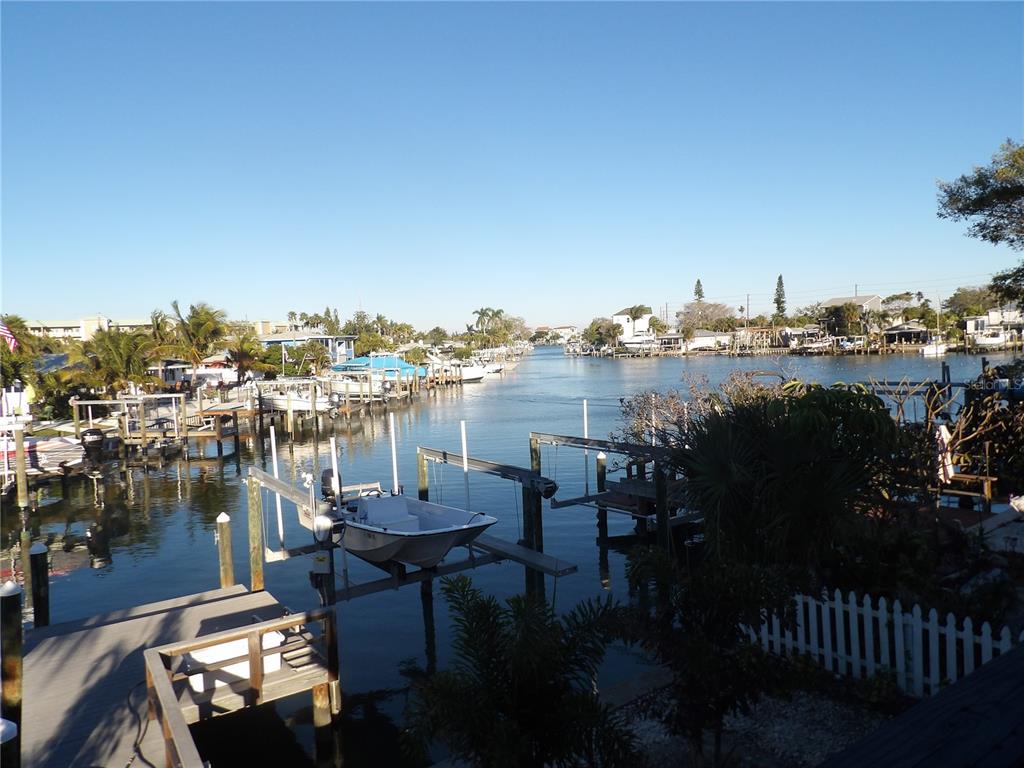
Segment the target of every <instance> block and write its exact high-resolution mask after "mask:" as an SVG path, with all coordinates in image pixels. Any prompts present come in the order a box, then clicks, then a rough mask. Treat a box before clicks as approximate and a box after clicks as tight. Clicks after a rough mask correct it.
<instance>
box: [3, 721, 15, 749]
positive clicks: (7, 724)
mask: <svg viewBox="0 0 1024 768" xmlns="http://www.w3.org/2000/svg"><path fill="white" fill-rule="evenodd" d="M17 735H18V726H17V725H16V724H14V723H12V722H11V721H10V720H3V719H0V744H3V743H5V742H8V741H10V740H11V739H13V738H14V737H15V736H17Z"/></svg>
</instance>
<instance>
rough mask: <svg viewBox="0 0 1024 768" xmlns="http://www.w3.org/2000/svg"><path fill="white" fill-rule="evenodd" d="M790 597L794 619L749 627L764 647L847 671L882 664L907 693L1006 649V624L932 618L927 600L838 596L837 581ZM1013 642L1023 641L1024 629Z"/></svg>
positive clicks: (947, 679) (921, 691)
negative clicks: (831, 588)
mask: <svg viewBox="0 0 1024 768" xmlns="http://www.w3.org/2000/svg"><path fill="white" fill-rule="evenodd" d="M795 601H796V621H795V626H794V627H783V626H782V623H781V622H780V621H779V618H778V617H777V616H772V617H771V618H770V619H769V621H767V622H766V623H765V624H763V625H762V626H761V630H760V632H754V631H751V635H752V638H753V639H754V640H755V641H757V640H759V641H760V644H761V646H762V647H763V648H764V649H765V650H766V651H770V652H772V653H776V654H779V655H784V656H792V655H793V654H794V653H796V654H805V655H808V656H810V657H811V658H813V659H814V660H815V661H817V662H818V663H820V664H821V665H822V666H823V667H825V669H827V670H829V671H831V672H833V673H835V674H839V675H844V676H850V677H855V678H860V677H871V676H873V675H874V674H875V673H876V672H878V671H879V670H880V669H888V670H891V671H892V672H894V673H895V675H896V683H897V684H898V685H899V687H900V688H901V689H902V690H903V691H905V692H906V693H908V694H910V695H912V696H918V697H920V696H924V695H925V694H928V695H929V696H931V695H934V694H935V693H937V692H938V691H939V689H940V688H941V687H942V686H944V685H948V684H949V683H954V682H956V681H957V680H959V679H960V678H962V677H964V676H965V675H969V674H970V673H971V672H973V671H974V670H975V668H976V667H978V666H980V665H982V664H985V663H987V662H989V661H991V660H992V658H993V657H994V656H997V655H1000V654H1003V653H1006V652H1007V651H1009V650H1010V648H1011V647H1012V646H1013V642H1014V641H1013V638H1012V637H1011V635H1010V629H1009V627H1003V629H1002V631H1001V632H1000V633H999V635H998V637H995V636H993V634H992V627H991V626H989V623H988V622H987V621H986V622H985V623H984V624H982V625H981V629H980V632H979V633H978V634H975V630H974V624H973V623H972V621H971V620H970V619H969V618H966V619H964V620H963V623H962V624H961V626H960V627H957V620H956V617H955V616H953V614H952V613H950V614H947V615H946V619H945V621H940V620H939V614H938V612H937V611H936V610H935V609H934V608H933V609H932V610H930V611H929V612H928V617H927V618H925V617H924V616H923V615H922V612H921V608H920V606H917V605H915V606H914V607H913V608H912V609H911V610H910V611H909V612H905V611H904V610H903V606H902V605H900V601H899V600H896V601H895V602H893V604H892V606H890V605H889V604H888V602H887V601H886V599H885V598H884V597H882V598H879V599H878V603H877V607H873V606H872V602H873V600H872V598H871V596H870V595H864V597H863V599H862V600H860V601H859V602H858V600H857V596H856V595H855V594H854V593H853V592H850V593H849V595H848V596H847V597H846V598H843V595H842V593H841V592H840V591H839V590H838V589H837V590H836V591H835V595H834V596H833V598H832V599H829V597H828V595H827V594H826V595H823V596H822V599H820V600H815V599H814V598H812V597H808V596H806V595H797V596H796V598H795ZM1017 642H1024V632H1021V634H1020V636H1019V637H1018V638H1017Z"/></svg>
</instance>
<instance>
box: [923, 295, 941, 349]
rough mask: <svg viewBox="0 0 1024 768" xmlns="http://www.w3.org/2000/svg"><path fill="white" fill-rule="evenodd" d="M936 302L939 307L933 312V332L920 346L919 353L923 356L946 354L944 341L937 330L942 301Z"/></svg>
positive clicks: (939, 322) (939, 325)
mask: <svg viewBox="0 0 1024 768" xmlns="http://www.w3.org/2000/svg"><path fill="white" fill-rule="evenodd" d="M938 304H939V307H940V309H939V310H938V311H937V312H936V314H935V333H933V334H932V335H931V336H930V337H929V338H928V343H927V344H925V345H924V346H923V347H921V354H922V355H924V356H925V357H942V356H943V355H944V354H946V342H945V341H943V340H942V333H941V331H940V330H939V329H940V328H941V327H942V310H941V307H942V302H941V301H940V302H939V303H938Z"/></svg>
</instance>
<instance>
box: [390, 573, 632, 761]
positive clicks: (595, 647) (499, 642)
mask: <svg viewBox="0 0 1024 768" xmlns="http://www.w3.org/2000/svg"><path fill="white" fill-rule="evenodd" d="M442 593H443V594H444V597H445V600H447V601H448V603H449V605H450V606H451V609H452V613H453V614H454V621H455V639H454V642H453V650H454V655H455V659H454V663H453V665H452V667H451V668H450V669H448V670H445V671H441V672H438V673H436V674H434V675H431V676H427V675H419V676H418V678H419V679H418V681H417V682H416V683H415V684H414V686H413V689H412V693H411V696H410V700H409V705H408V710H407V713H406V722H407V725H408V730H407V734H406V735H407V741H408V744H409V745H410V746H411V747H412V748H414V749H416V750H419V751H425V749H426V747H427V745H428V744H429V743H430V742H431V741H437V742H440V743H442V744H444V745H445V746H446V747H448V749H449V750H451V752H452V754H453V755H454V756H455V757H456V758H458V759H459V760H464V761H466V762H468V763H470V764H472V765H475V766H488V767H489V768H501V767H502V766H507V767H508V768H514V767H517V766H577V765H595V766H636V765H638V764H639V763H638V756H637V754H636V752H635V750H634V748H633V739H632V735H631V733H630V732H629V731H627V730H626V728H625V727H624V726H623V724H622V722H621V721H620V720H619V718H617V717H616V716H615V715H614V714H613V713H612V712H611V711H610V710H609V709H608V708H607V707H606V706H603V705H602V704H601V703H600V702H599V701H598V698H597V694H596V693H595V691H594V687H593V686H594V680H595V678H596V675H597V669H598V666H599V665H600V663H601V660H602V658H603V657H604V651H605V647H606V644H607V643H608V642H609V641H610V640H611V639H612V638H613V636H614V634H615V632H616V630H617V627H618V626H619V625H620V621H621V612H620V610H619V609H618V608H617V607H616V606H615V605H614V604H613V603H612V602H611V600H610V599H609V600H607V601H587V602H584V603H581V604H580V605H578V606H577V607H576V608H575V609H573V610H572V611H570V612H569V613H568V614H566V615H564V616H561V617H558V616H556V615H555V613H554V611H553V609H552V608H551V606H550V605H549V604H548V603H547V602H546V601H545V600H543V599H542V598H538V597H533V596H517V597H512V598H510V599H509V600H508V601H507V602H506V603H505V605H501V604H499V603H498V601H497V600H495V599H494V598H493V597H491V596H486V595H484V594H483V593H481V592H480V591H479V590H477V589H474V588H473V586H472V584H471V582H470V581H469V579H468V578H466V577H465V576H459V577H457V578H455V579H444V580H443V581H442Z"/></svg>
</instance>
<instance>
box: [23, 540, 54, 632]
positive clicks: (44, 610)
mask: <svg viewBox="0 0 1024 768" xmlns="http://www.w3.org/2000/svg"><path fill="white" fill-rule="evenodd" d="M49 554H50V549H49V547H47V546H46V545H45V544H44V543H43V542H41V541H37V542H36V543H35V544H33V545H32V546H31V547H29V549H28V560H29V570H31V571H32V578H31V580H30V585H31V589H32V621H33V623H34V624H35V626H37V627H47V626H49V625H50V561H49V557H48V556H49Z"/></svg>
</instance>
